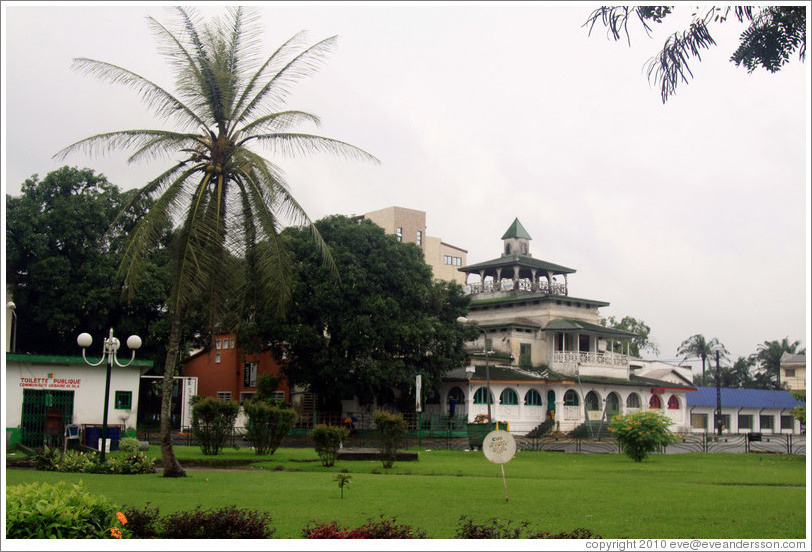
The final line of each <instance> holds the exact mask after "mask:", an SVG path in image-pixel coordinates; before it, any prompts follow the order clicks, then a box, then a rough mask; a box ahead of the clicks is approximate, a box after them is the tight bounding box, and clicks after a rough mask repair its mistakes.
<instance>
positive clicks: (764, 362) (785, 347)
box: [756, 337, 806, 389]
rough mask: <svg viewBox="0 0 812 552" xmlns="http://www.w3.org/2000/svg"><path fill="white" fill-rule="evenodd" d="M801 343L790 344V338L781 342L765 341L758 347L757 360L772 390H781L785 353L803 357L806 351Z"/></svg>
mask: <svg viewBox="0 0 812 552" xmlns="http://www.w3.org/2000/svg"><path fill="white" fill-rule="evenodd" d="M800 347H801V342H800V341H793V342H790V340H789V337H785V338H783V339H781V340H777V339H776V340H772V341H764V342H763V343H761V344H760V345H759V346H758V351H757V352H756V360H757V361H758V367H759V370H760V371H761V373H762V374H764V379H765V380H766V382H765V383H767V384H768V385H769V387H770V388H772V389H781V388H782V387H781V357H782V356H784V353H790V354H792V355H796V354H797V355H802V354H804V353H805V352H806V349H802V348H800Z"/></svg>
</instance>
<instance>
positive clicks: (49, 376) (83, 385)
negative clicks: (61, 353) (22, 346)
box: [5, 357, 141, 429]
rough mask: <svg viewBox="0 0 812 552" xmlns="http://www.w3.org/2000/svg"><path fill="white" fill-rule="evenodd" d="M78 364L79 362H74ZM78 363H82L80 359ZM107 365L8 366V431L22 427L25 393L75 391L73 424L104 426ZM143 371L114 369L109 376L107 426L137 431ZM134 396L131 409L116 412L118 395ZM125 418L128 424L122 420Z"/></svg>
mask: <svg viewBox="0 0 812 552" xmlns="http://www.w3.org/2000/svg"><path fill="white" fill-rule="evenodd" d="M40 358H41V357H40ZM72 360H76V359H72ZM78 360H79V362H83V361H82V360H81V358H80V359H78ZM106 374H107V365H106V364H102V365H101V366H98V367H95V368H93V367H91V366H87V365H85V364H77V363H68V362H63V363H58V364H57V363H48V362H43V361H41V360H40V361H34V362H20V361H16V360H9V361H7V363H6V386H5V398H6V401H5V405H6V427H7V428H14V427H19V426H20V422H21V417H22V405H23V390H24V389H53V390H57V391H73V393H74V396H73V423H74V424H101V423H102V417H103V403H104V387H105V378H106ZM140 375H141V372H140V368H119V367H115V366H114V367H113V370H112V372H111V376H110V400H109V404H108V410H107V423H108V424H111V425H112V424H125V425H126V426H127V428H128V429H135V426H136V420H137V418H138V387H139V380H140ZM116 391H130V392H132V409H130V410H116V409H115V392H116ZM122 417H126V422H125V421H124V420H122Z"/></svg>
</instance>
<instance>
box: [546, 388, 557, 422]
mask: <svg viewBox="0 0 812 552" xmlns="http://www.w3.org/2000/svg"><path fill="white" fill-rule="evenodd" d="M547 419H548V420H555V391H553V390H552V389H550V390H549V391H547Z"/></svg>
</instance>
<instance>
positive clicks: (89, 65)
mask: <svg viewBox="0 0 812 552" xmlns="http://www.w3.org/2000/svg"><path fill="white" fill-rule="evenodd" d="M71 68H72V69H74V70H76V71H79V72H81V73H84V74H86V75H90V76H93V77H96V78H98V79H100V80H102V81H106V82H109V83H110V84H121V85H123V86H125V87H127V88H130V89H132V90H134V91H135V92H136V93H137V94H138V95H139V96H140V97H141V98H142V99H143V101H144V103H145V104H146V105H147V107H149V108H151V109H152V111H153V112H154V113H155V115H157V116H158V117H159V118H162V119H175V120H177V121H178V122H179V123H181V124H182V125H184V126H187V127H188V126H193V125H201V126H205V124H204V122H203V121H202V120H201V119H200V117H198V116H197V115H196V114H195V113H194V112H193V111H192V110H191V109H189V108H188V107H187V106H186V105H184V104H183V102H181V101H180V100H179V99H177V98H175V97H174V96H173V95H172V94H170V93H169V92H167V91H166V90H164V89H163V88H161V87H160V86H158V85H157V84H155V83H154V82H152V81H150V80H148V79H146V78H144V77H142V76H141V75H139V74H137V73H134V72H132V71H129V70H128V69H124V68H123V67H119V66H118V65H113V64H112V63H107V62H104V61H99V60H95V59H89V58H76V59H74V60H73V64H72V65H71Z"/></svg>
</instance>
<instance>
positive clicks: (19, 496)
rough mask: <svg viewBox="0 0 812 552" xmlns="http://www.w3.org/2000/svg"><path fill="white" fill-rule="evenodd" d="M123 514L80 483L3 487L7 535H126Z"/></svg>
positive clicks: (96, 537) (128, 534)
mask: <svg viewBox="0 0 812 552" xmlns="http://www.w3.org/2000/svg"><path fill="white" fill-rule="evenodd" d="M126 523H127V518H126V516H125V515H124V514H123V513H122V512H121V511H119V509H118V508H117V507H116V506H115V505H113V504H111V503H110V502H109V501H108V500H107V498H105V497H104V496H93V495H91V494H88V493H86V492H85V491H84V490H83V489H82V487H81V485H70V486H68V484H67V483H65V482H64V481H60V482H59V483H56V484H55V485H49V484H47V483H39V482H37V483H29V484H26V485H16V486H14V487H8V488H7V489H6V538H8V539H105V538H107V539H109V538H119V539H120V538H125V537H126V538H129V536H130V532H129V530H127V529H125V527H124V526H125V525H126Z"/></svg>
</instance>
